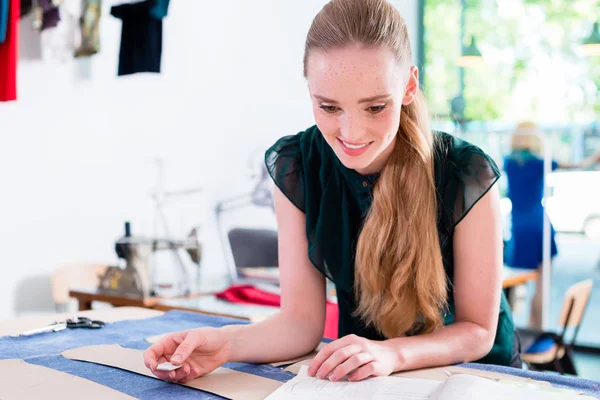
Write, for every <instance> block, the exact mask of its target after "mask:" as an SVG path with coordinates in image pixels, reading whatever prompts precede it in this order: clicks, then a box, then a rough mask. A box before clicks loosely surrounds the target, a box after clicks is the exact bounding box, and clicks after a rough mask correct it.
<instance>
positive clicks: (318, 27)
mask: <svg viewBox="0 0 600 400" xmlns="http://www.w3.org/2000/svg"><path fill="white" fill-rule="evenodd" d="M353 44H361V45H363V46H366V47H370V48H373V47H386V48H388V49H390V50H392V51H393V53H394V55H395V56H396V59H397V61H398V62H399V63H401V64H402V63H405V64H406V63H409V62H410V60H411V59H412V54H411V48H410V42H409V38H408V32H407V29H406V24H405V22H404V20H403V19H402V16H401V15H400V13H399V12H398V11H397V10H396V9H395V8H394V6H392V5H391V4H389V3H388V2H387V1H385V0H333V1H331V2H329V3H328V4H326V5H325V6H324V7H323V9H322V10H321V11H320V12H319V14H317V16H316V17H315V19H314V21H313V23H312V25H311V27H310V30H309V32H308V36H307V39H306V47H305V53H304V74H305V76H306V74H307V64H308V58H309V56H310V52H311V51H312V50H313V49H320V50H325V51H326V50H328V49H333V48H341V47H345V46H348V45H353ZM433 157H434V137H433V133H432V131H431V129H430V127H429V119H428V112H427V107H426V104H425V101H424V97H423V95H422V93H421V92H420V90H419V91H418V93H417V95H416V97H415V99H414V101H413V102H412V103H411V104H410V105H407V106H402V114H401V118H400V126H399V128H398V134H397V135H396V141H395V144H394V151H393V153H392V155H391V156H390V158H389V160H388V162H387V164H386V166H385V167H384V168H383V170H382V171H381V175H380V177H379V179H378V181H377V184H376V185H375V187H374V190H373V202H372V205H371V208H370V211H369V213H368V215H367V217H366V220H365V222H364V225H363V227H362V229H361V232H360V235H359V238H358V243H357V249H356V263H355V291H356V295H357V298H358V307H357V310H356V315H358V316H360V317H361V319H362V320H363V321H364V322H365V323H367V324H369V325H373V326H374V327H375V328H376V329H377V330H378V331H379V332H380V333H382V334H383V335H384V336H386V337H397V336H401V335H405V334H410V333H416V332H422V333H425V332H430V331H433V330H434V329H435V328H437V327H439V326H441V325H442V322H443V321H442V316H441V310H442V309H443V308H444V307H445V306H446V303H447V284H446V273H445V271H444V267H443V264H442V255H441V250H440V243H439V237H438V230H437V224H436V218H437V203H436V189H435V181H434V172H433Z"/></svg>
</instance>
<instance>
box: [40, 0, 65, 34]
mask: <svg viewBox="0 0 600 400" xmlns="http://www.w3.org/2000/svg"><path fill="white" fill-rule="evenodd" d="M60 3H62V1H56V0H54V1H53V0H37V4H36V6H35V7H34V11H35V16H36V18H35V25H34V26H35V28H36V29H39V30H41V31H43V30H45V29H48V28H55V27H56V26H57V25H58V23H59V22H60V11H59V9H58V7H59V5H60Z"/></svg>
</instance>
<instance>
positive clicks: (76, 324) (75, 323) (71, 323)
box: [12, 317, 106, 337]
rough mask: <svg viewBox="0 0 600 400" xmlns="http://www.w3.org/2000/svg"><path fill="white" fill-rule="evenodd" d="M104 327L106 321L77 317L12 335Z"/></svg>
mask: <svg viewBox="0 0 600 400" xmlns="http://www.w3.org/2000/svg"><path fill="white" fill-rule="evenodd" d="M104 325H106V323H105V322H104V321H98V320H93V319H89V318H86V317H76V318H69V319H67V320H66V321H64V322H55V323H53V324H52V325H48V326H45V327H43V328H37V329H32V330H30V331H26V332H23V333H20V334H17V335H12V337H19V336H31V335H36V334H38V333H45V332H58V331H62V330H64V329H67V328H71V329H75V328H84V329H100V328H102V327H103V326H104Z"/></svg>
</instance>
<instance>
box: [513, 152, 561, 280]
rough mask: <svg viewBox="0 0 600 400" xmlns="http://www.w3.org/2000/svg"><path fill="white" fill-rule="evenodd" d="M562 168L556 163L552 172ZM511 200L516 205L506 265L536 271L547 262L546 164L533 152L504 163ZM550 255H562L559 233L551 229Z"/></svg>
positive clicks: (517, 154)
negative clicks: (543, 202) (545, 250)
mask: <svg viewBox="0 0 600 400" xmlns="http://www.w3.org/2000/svg"><path fill="white" fill-rule="evenodd" d="M557 167H558V164H557V163H556V161H552V169H553V170H554V169H556V168H557ZM504 171H505V172H506V177H507V181H508V198H509V199H510V201H511V203H512V212H511V222H512V224H511V225H512V229H511V238H510V240H509V241H508V243H507V246H506V252H505V256H506V258H505V263H506V265H509V266H511V267H519V268H530V269H536V268H537V267H538V265H540V263H541V262H542V260H543V236H544V207H543V205H542V199H543V197H544V160H542V159H541V158H539V157H537V156H535V155H533V154H532V153H530V152H523V151H520V152H514V153H513V154H511V156H510V157H508V158H506V159H505V161H504ZM550 254H551V257H554V256H556V254H558V249H557V247H556V241H555V231H554V227H552V225H551V226H550Z"/></svg>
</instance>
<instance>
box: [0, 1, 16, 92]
mask: <svg viewBox="0 0 600 400" xmlns="http://www.w3.org/2000/svg"><path fill="white" fill-rule="evenodd" d="M9 1H10V3H9V4H8V26H7V29H6V39H5V40H4V42H3V43H2V44H0V101H11V100H16V99H17V59H18V57H19V14H20V12H21V3H20V1H21V0H9Z"/></svg>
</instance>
